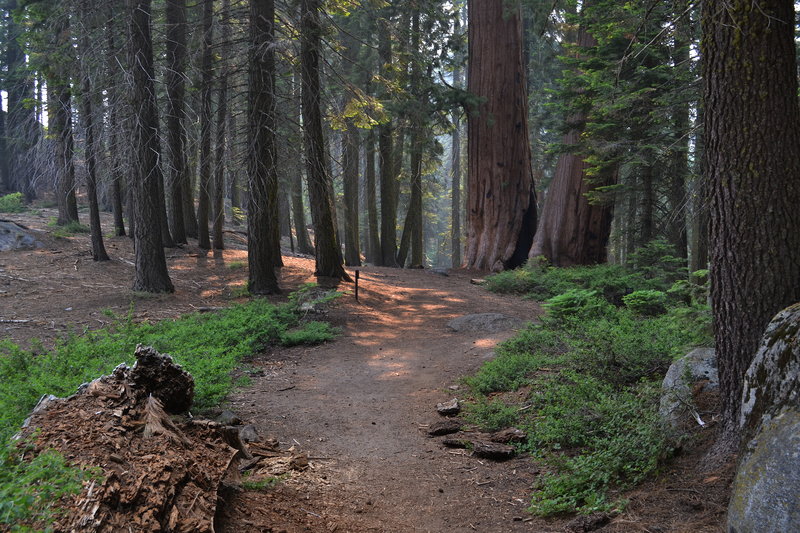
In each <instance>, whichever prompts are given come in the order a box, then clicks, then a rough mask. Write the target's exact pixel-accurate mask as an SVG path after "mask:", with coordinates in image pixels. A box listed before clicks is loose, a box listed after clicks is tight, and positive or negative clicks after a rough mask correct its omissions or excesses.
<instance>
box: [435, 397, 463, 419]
mask: <svg viewBox="0 0 800 533" xmlns="http://www.w3.org/2000/svg"><path fill="white" fill-rule="evenodd" d="M436 410H437V411H438V412H439V414H440V415H442V416H453V415H457V414H458V413H460V412H461V404H459V403H458V398H453V399H452V400H450V401H449V402H442V403H437V404H436Z"/></svg>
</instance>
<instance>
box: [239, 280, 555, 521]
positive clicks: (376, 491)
mask: <svg viewBox="0 0 800 533" xmlns="http://www.w3.org/2000/svg"><path fill="white" fill-rule="evenodd" d="M359 288H360V303H355V302H347V303H344V306H345V307H346V311H345V310H344V309H339V310H336V309H335V310H334V311H332V313H331V319H332V320H333V321H334V323H337V324H338V325H340V326H341V327H342V328H343V335H342V337H341V338H340V339H339V340H337V341H336V342H333V343H330V344H327V345H324V346H318V347H313V348H306V349H299V350H291V351H284V352H282V353H275V354H272V355H271V356H268V357H265V358H263V359H262V360H261V361H254V362H253V364H254V365H256V366H257V365H258V364H259V363H261V364H263V365H265V366H264V368H265V369H268V371H266V372H264V376H263V377H258V378H256V380H255V381H254V383H253V386H252V388H249V389H247V390H243V391H241V392H239V393H238V394H236V395H235V396H234V397H233V398H232V399H231V407H232V408H233V410H234V411H235V412H237V413H240V414H241V415H242V418H244V419H248V420H251V421H253V422H254V423H255V424H256V425H257V427H258V428H259V429H260V430H261V432H262V433H266V434H270V435H274V436H276V437H277V438H278V439H279V440H280V441H281V443H282V444H285V445H287V446H289V445H294V446H296V447H297V448H300V449H303V450H306V451H307V452H308V453H309V455H310V456H311V457H312V463H313V462H314V459H313V458H314V457H319V458H321V459H319V460H318V461H316V462H317V463H318V466H317V468H319V469H320V470H321V471H323V472H325V473H326V477H327V480H328V482H329V483H328V485H327V490H326V491H325V492H326V494H322V495H320V496H321V498H320V499H319V500H318V501H309V502H308V505H307V510H308V511H310V512H312V513H316V514H319V515H321V516H324V515H325V513H326V512H327V509H326V507H327V506H328V505H329V504H330V503H331V501H332V500H334V499H335V500H338V503H340V504H342V503H344V504H346V502H348V501H349V502H351V505H350V511H351V513H354V514H355V515H356V516H358V515H361V517H362V519H361V520H360V522H361V523H360V526H361V527H362V528H363V529H362V530H363V531H497V532H503V531H547V529H531V524H530V523H528V522H527V521H526V522H523V520H527V516H528V515H527V514H526V513H525V511H524V509H525V507H526V505H527V502H528V499H529V492H530V486H531V483H532V482H533V481H534V477H535V474H536V472H535V470H534V469H533V465H532V464H531V462H530V461H529V460H524V459H513V460H511V461H508V462H505V463H502V464H499V463H493V462H491V461H487V460H477V459H475V458H472V457H469V454H468V452H466V451H465V450H450V449H446V448H443V447H442V446H441V444H440V443H439V442H438V440H434V439H430V438H428V437H427V433H426V431H427V428H428V426H429V425H430V424H432V423H435V422H437V421H439V420H441V417H440V416H439V415H438V413H437V412H436V410H435V406H436V404H437V402H442V401H446V400H449V399H451V398H453V397H458V396H459V392H460V390H451V389H450V388H449V387H451V386H452V387H453V388H455V387H458V386H459V385H458V384H459V379H460V378H461V377H462V376H464V375H465V374H467V373H469V372H471V371H473V370H475V369H476V368H477V367H478V366H479V365H480V364H481V363H482V362H484V361H486V360H487V359H489V358H491V357H492V356H493V348H494V347H495V345H496V344H497V342H499V341H501V340H503V339H505V338H507V337H509V336H510V335H511V333H512V332H511V331H506V332H500V333H488V332H476V331H469V332H455V331H452V330H450V329H449V328H448V327H447V323H448V322H449V321H450V320H452V319H453V318H455V317H458V316H462V315H464V314H470V313H482V312H498V311H502V312H504V313H505V314H508V315H510V316H514V317H517V318H519V319H521V320H522V321H530V320H532V319H534V318H535V316H536V315H537V313H538V308H537V306H536V304H534V303H533V302H530V301H525V300H521V299H520V300H516V299H515V300H514V301H513V302H509V299H508V298H501V297H498V296H495V295H492V294H491V293H488V292H487V291H486V290H485V289H482V288H480V287H477V286H475V285H471V284H470V276H469V274H468V273H464V272H451V274H450V275H449V276H446V277H445V276H442V275H440V274H436V273H432V272H430V271H421V270H411V271H402V272H400V271H398V270H396V269H395V270H393V269H384V268H375V267H366V268H364V269H362V272H361V282H360V287H359ZM345 298H347V299H352V298H353V296H352V295H347V296H345ZM510 303H511V304H512V305H509V304H510ZM343 496H345V497H343ZM344 511H346V509H338V510H337V511H336V514H339V513H343V512H344ZM312 516H313V515H312ZM329 522H330V523H331V524H335V520H333V519H331V520H329ZM327 525H329V527H333V526H330V524H327Z"/></svg>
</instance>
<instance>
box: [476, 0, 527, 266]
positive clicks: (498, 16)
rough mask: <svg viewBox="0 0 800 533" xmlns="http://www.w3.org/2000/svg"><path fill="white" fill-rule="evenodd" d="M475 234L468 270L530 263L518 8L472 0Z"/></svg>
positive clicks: (524, 95) (494, 1)
mask: <svg viewBox="0 0 800 533" xmlns="http://www.w3.org/2000/svg"><path fill="white" fill-rule="evenodd" d="M468 12H469V80H468V89H469V91H470V92H471V93H472V94H474V95H475V96H477V97H479V98H482V99H484V101H483V102H482V103H481V104H480V105H478V106H476V108H473V109H471V110H470V113H469V118H468V123H467V125H468V128H469V135H468V140H469V208H468V213H469V223H470V226H469V235H468V239H467V253H466V264H467V267H469V268H475V269H480V270H494V271H497V270H503V269H509V268H515V267H517V266H519V265H521V264H523V263H524V262H525V260H526V259H527V255H528V250H530V247H531V243H532V241H533V234H534V232H535V230H536V192H535V190H534V188H533V175H532V173H531V149H530V145H529V144H528V121H527V116H528V113H527V92H526V89H525V68H524V65H523V64H522V24H521V22H520V16H519V8H518V6H517V7H514V8H511V9H509V6H508V5H507V3H506V2H504V0H485V1H481V2H479V1H476V0H470V1H469V8H468Z"/></svg>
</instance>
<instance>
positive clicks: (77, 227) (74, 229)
mask: <svg viewBox="0 0 800 533" xmlns="http://www.w3.org/2000/svg"><path fill="white" fill-rule="evenodd" d="M47 225H48V226H49V227H51V228H54V229H53V231H52V232H51V235H52V236H53V237H55V238H57V239H66V238H67V237H72V236H73V235H75V234H77V233H90V232H91V230H90V229H89V226H87V225H85V224H81V223H80V222H77V221H75V220H71V221H70V222H67V223H66V224H63V225H62V224H59V223H58V221H57V220H56V219H55V217H51V218H50V222H48V223H47Z"/></svg>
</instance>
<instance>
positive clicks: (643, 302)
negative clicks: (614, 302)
mask: <svg viewBox="0 0 800 533" xmlns="http://www.w3.org/2000/svg"><path fill="white" fill-rule="evenodd" d="M622 301H623V302H624V303H625V306H626V307H627V308H628V309H630V310H631V311H633V312H634V313H636V314H637V315H642V316H656V315H660V314H663V313H666V311H667V294H666V293H664V292H661V291H653V290H644V291H634V292H632V293H630V294H628V295H627V296H624V297H623V298H622Z"/></svg>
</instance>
